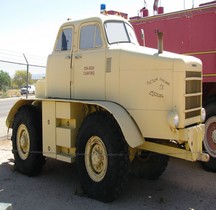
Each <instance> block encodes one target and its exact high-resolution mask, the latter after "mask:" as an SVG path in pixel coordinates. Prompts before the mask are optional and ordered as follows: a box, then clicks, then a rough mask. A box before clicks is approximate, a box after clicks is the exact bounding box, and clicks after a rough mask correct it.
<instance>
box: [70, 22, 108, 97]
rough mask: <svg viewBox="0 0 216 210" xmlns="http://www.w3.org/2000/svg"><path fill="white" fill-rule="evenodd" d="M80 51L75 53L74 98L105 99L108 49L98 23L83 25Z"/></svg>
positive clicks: (80, 35)
mask: <svg viewBox="0 0 216 210" xmlns="http://www.w3.org/2000/svg"><path fill="white" fill-rule="evenodd" d="M78 45H79V46H78V50H77V51H76V52H74V60H73V64H74V97H75V98H76V99H105V76H106V72H105V59H106V49H105V46H104V44H103V40H102V36H101V28H100V25H99V24H97V23H92V22H91V23H88V24H83V25H82V26H81V27H80V30H79V44H78Z"/></svg>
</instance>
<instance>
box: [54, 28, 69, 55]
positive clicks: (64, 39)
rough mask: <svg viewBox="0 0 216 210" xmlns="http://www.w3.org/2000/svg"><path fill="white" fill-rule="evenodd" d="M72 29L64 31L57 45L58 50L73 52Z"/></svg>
mask: <svg viewBox="0 0 216 210" xmlns="http://www.w3.org/2000/svg"><path fill="white" fill-rule="evenodd" d="M72 40H73V39H72V29H71V28H67V29H63V30H62V32H61V33H60V36H59V37H58V42H57V45H56V50H61V51H65V50H71V46H72Z"/></svg>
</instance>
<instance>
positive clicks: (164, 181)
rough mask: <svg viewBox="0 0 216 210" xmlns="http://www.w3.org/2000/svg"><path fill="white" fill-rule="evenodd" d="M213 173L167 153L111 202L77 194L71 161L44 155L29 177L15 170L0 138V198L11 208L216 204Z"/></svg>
mask: <svg viewBox="0 0 216 210" xmlns="http://www.w3.org/2000/svg"><path fill="white" fill-rule="evenodd" d="M215 179H216V174H215V173H209V172H206V171H204V170H202V168H201V167H200V164H199V163H191V162H187V161H183V160H179V159H175V158H171V159H170V161H169V165H168V167H167V169H166V171H165V172H164V174H163V175H162V176H161V177H160V178H159V179H158V180H156V181H148V180H141V179H138V178H135V177H132V176H131V177H130V178H129V183H128V186H127V189H126V191H125V192H124V193H122V195H121V196H120V197H119V198H118V199H117V200H116V201H114V202H112V203H108V204H105V203H101V202H99V201H96V200H92V199H89V198H88V197H86V196H85V195H83V194H82V193H80V186H79V179H78V175H77V172H76V168H75V165H71V164H67V163H64V162H60V161H56V160H53V159H47V162H46V165H45V167H44V169H43V171H42V173H41V174H40V175H39V176H37V177H27V176H24V175H22V174H20V173H18V172H16V171H14V164H13V155H12V153H11V142H10V141H9V140H6V139H4V138H1V139H0V202H4V203H12V205H13V210H26V209H31V210H54V209H55V210H58V209H64V210H67V209H68V210H69V209H80V210H82V209H107V210H108V209H133V210H134V209H143V210H145V209H154V210H157V209H158V210H167V209H168V210H169V209H172V210H173V209H179V210H181V209H182V210H183V209H189V210H192V209H195V210H198V209H199V210H211V209H212V210H215V209H216V190H215V189H216V181H215Z"/></svg>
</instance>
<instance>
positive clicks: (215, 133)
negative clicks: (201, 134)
mask: <svg viewBox="0 0 216 210" xmlns="http://www.w3.org/2000/svg"><path fill="white" fill-rule="evenodd" d="M212 140H213V142H214V143H215V144H216V129H215V128H214V131H213V132H212Z"/></svg>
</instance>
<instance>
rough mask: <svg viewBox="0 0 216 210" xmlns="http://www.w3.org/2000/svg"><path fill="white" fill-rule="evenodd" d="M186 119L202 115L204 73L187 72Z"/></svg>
mask: <svg viewBox="0 0 216 210" xmlns="http://www.w3.org/2000/svg"><path fill="white" fill-rule="evenodd" d="M185 80H186V81H185V82H186V89H185V91H186V93H185V102H186V103H185V119H189V118H193V117H196V116H200V113H201V109H202V74H201V72H191V71H188V72H186V79H185Z"/></svg>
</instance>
